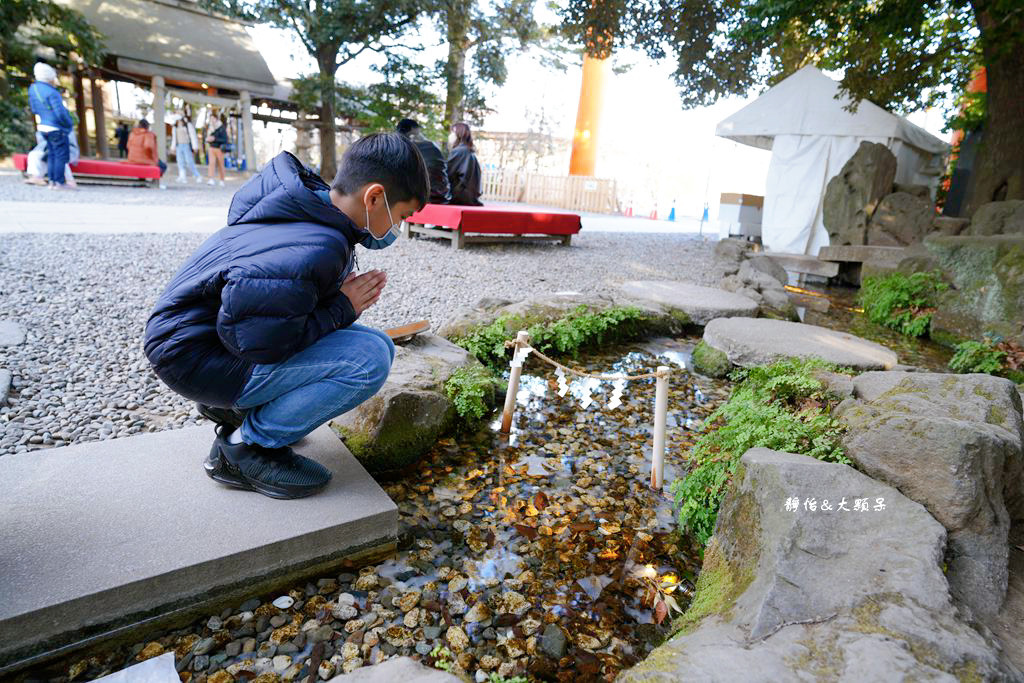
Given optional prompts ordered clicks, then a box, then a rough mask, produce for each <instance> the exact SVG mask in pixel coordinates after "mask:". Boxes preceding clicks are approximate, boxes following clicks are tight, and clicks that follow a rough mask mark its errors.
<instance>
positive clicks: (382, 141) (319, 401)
mask: <svg viewBox="0 0 1024 683" xmlns="http://www.w3.org/2000/svg"><path fill="white" fill-rule="evenodd" d="M428 191H429V181H428V176H427V169H426V166H425V165H424V162H423V158H422V157H421V156H420V153H419V151H417V149H416V146H415V145H414V144H413V143H412V142H411V141H410V140H409V139H407V138H406V137H404V136H402V135H399V134H397V133H381V134H374V135H368V136H366V137H363V138H361V139H359V140H358V141H356V142H355V143H353V144H352V145H351V146H350V147H349V148H348V150H347V151H346V152H345V155H344V157H343V158H342V160H341V165H340V168H339V169H338V173H337V176H336V177H335V179H334V182H333V183H332V184H331V185H330V186H328V185H327V184H326V183H325V182H324V181H323V180H321V179H320V177H319V176H317V175H316V174H315V173H314V172H313V171H311V170H310V169H308V168H306V167H304V166H303V165H302V163H301V162H300V161H299V160H298V159H296V158H295V157H294V156H292V155H291V154H289V153H288V152H282V153H281V154H279V155H278V156H277V157H275V158H274V159H273V160H272V161H271V162H270V163H269V164H268V165H267V166H266V167H265V168H264V169H263V171H261V172H260V173H259V174H258V175H256V176H254V177H253V178H251V179H250V180H249V181H248V182H247V183H246V184H245V185H244V186H243V187H242V188H241V189H239V190H238V192H237V193H236V194H235V196H234V197H233V198H232V200H231V207H230V209H229V210H228V225H227V227H225V228H223V229H221V230H220V231H219V232H217V233H215V234H214V235H213V236H211V237H210V238H209V239H208V240H206V242H204V243H203V244H202V245H201V246H200V247H199V248H198V249H197V250H196V251H195V253H193V254H192V255H191V256H190V257H189V258H188V260H187V261H186V262H185V264H184V265H183V266H182V267H181V269H180V270H179V271H178V273H177V274H176V275H175V276H174V277H173V278H172V279H171V282H170V284H169V285H168V286H167V288H166V290H164V292H163V294H162V295H161V296H160V298H159V300H158V301H157V303H156V306H155V308H154V309H153V312H152V314H151V315H150V318H149V321H148V323H147V325H146V332H145V342H144V346H145V352H146V356H147V357H148V358H149V361H150V363H151V364H152V366H153V369H154V371H155V372H156V374H157V375H158V376H159V377H160V379H161V380H163V382H164V383H165V384H167V386H169V387H170V388H171V389H172V390H174V391H175V392H177V393H178V394H181V395H182V396H185V397H187V398H189V399H191V400H194V401H196V402H197V403H198V404H199V405H198V410H199V412H200V414H202V415H204V416H205V417H208V418H209V419H211V420H213V421H214V422H216V423H217V429H216V438H215V439H214V443H213V447H212V448H211V450H210V454H209V456H208V457H207V459H206V462H205V468H206V472H207V474H208V475H209V476H210V477H211V478H213V479H214V480H216V481H219V482H222V483H224V484H228V485H231V486H235V487H239V488H245V489H251V490H254V491H258V492H260V493H262V494H265V495H267V496H271V497H274V498H299V497H302V496H306V495H309V494H311V493H314V492H316V491H318V490H320V489H321V488H323V487H324V486H325V485H326V484H327V482H328V481H329V480H330V478H331V474H330V472H329V471H328V470H327V468H325V467H324V466H323V465H321V464H319V463H317V462H315V461H313V460H311V459H309V458H306V457H304V456H301V455H298V454H297V453H295V452H294V451H293V450H292V449H291V448H290V447H289V444H293V443H295V442H296V441H298V440H300V439H301V438H302V437H304V436H305V435H307V434H309V433H310V432H312V431H313V430H314V429H316V428H317V427H318V426H319V425H321V424H323V423H324V422H326V421H327V420H329V419H331V418H332V417H335V416H337V415H340V414H341V413H344V412H347V411H349V410H351V409H353V408H355V407H356V406H357V405H359V404H360V403H362V402H363V401H365V400H367V399H368V398H370V397H371V396H373V395H374V394H375V393H376V392H377V391H378V390H379V389H380V387H381V386H382V385H383V384H384V381H385V380H386V379H387V376H388V373H389V371H390V369H391V362H392V360H393V359H394V353H395V347H394V345H393V344H392V342H391V339H390V338H389V337H388V336H387V335H386V334H385V333H383V332H380V331H378V330H374V329H371V328H369V327H365V326H363V325H359V324H356V320H357V319H358V318H359V316H360V314H361V313H362V312H363V311H365V310H366V309H367V308H369V307H370V306H373V305H374V304H375V303H376V302H377V300H378V298H379V297H380V295H381V291H382V290H383V288H384V286H385V284H386V280H387V278H386V276H385V274H384V273H383V272H380V271H377V270H371V271H369V272H366V273H361V274H356V273H355V271H354V267H353V266H354V254H353V252H354V249H355V246H356V245H357V244H360V245H362V246H364V247H367V248H370V249H379V248H383V247H386V246H388V245H389V244H391V243H392V242H393V241H394V239H395V238H396V237H397V235H398V226H399V224H400V221H402V220H403V219H405V218H407V217H408V216H410V215H412V214H413V213H415V212H416V211H417V210H419V209H420V207H422V206H423V205H424V204H425V203H426V201H427V193H428Z"/></svg>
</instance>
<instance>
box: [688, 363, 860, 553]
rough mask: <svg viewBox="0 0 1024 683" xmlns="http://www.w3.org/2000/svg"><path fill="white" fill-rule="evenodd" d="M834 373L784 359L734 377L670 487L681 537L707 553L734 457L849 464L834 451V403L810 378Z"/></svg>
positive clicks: (839, 432) (838, 434) (840, 451)
mask: <svg viewBox="0 0 1024 683" xmlns="http://www.w3.org/2000/svg"><path fill="white" fill-rule="evenodd" d="M821 370H828V371H835V370H836V368H834V367H832V366H830V365H828V364H826V363H824V362H823V361H819V360H814V359H811V360H795V359H787V360H781V361H778V362H775V363H773V364H771V365H765V366H758V367H753V368H748V369H740V370H736V371H735V372H734V373H733V374H732V378H733V379H734V380H735V381H736V382H737V384H736V386H735V388H734V389H733V392H732V395H731V396H730V397H729V400H728V401H726V402H725V403H724V404H722V405H721V406H720V407H719V408H718V409H717V410H716V411H715V412H713V413H712V414H711V415H710V416H709V417H708V420H707V422H706V426H705V431H704V433H703V434H702V435H701V436H700V438H699V439H698V440H697V442H696V444H694V447H693V449H692V450H691V451H690V462H691V464H692V467H691V469H690V472H689V473H688V474H687V475H686V476H685V477H683V478H681V479H677V480H676V481H674V482H673V483H672V486H671V491H672V493H673V495H674V496H675V501H676V505H677V506H678V522H679V529H680V531H682V532H684V533H691V534H693V535H694V536H695V537H696V538H697V539H698V540H699V541H700V543H701V545H706V544H707V542H708V539H709V538H711V534H712V533H713V531H714V528H715V520H716V519H717V517H718V507H719V504H720V503H721V501H722V498H723V497H724V495H725V491H726V489H727V488H728V485H729V482H730V481H731V479H732V476H733V475H734V474H735V472H736V468H737V466H738V465H739V461H740V457H741V456H742V455H743V454H744V453H745V452H746V451H747V450H748V449H750V448H754V447H757V446H762V447H765V448H771V449H773V450H778V451H786V452H788V453H798V454H803V455H809V456H811V457H814V458H817V459H819V460H823V461H825V462H836V463H844V464H850V460H849V459H848V458H847V457H846V455H845V454H844V451H843V447H842V445H841V443H840V438H841V437H842V433H843V429H842V427H841V425H840V424H839V423H838V422H837V421H836V420H835V419H834V418H833V417H832V407H833V405H832V404H833V402H834V398H832V397H831V396H829V395H828V392H827V389H826V387H825V384H824V383H823V382H822V381H821V380H819V379H817V378H816V377H815V376H814V373H815V372H816V371H821Z"/></svg>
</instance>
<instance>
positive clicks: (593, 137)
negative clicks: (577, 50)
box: [569, 55, 612, 176]
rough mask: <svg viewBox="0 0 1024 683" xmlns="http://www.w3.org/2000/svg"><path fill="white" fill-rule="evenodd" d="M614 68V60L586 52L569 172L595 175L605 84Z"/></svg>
mask: <svg viewBox="0 0 1024 683" xmlns="http://www.w3.org/2000/svg"><path fill="white" fill-rule="evenodd" d="M611 70H612V64H611V60H610V59H594V58H593V57H587V56H586V55H584V57H583V85H582V86H581V87H580V106H579V109H578V110H577V111H576V129H575V130H574V131H573V135H572V156H571V157H569V175H585V176H592V175H594V166H595V165H596V163H597V134H598V129H599V128H600V124H601V106H602V105H603V103H604V85H605V82H606V81H607V79H608V74H609V73H611Z"/></svg>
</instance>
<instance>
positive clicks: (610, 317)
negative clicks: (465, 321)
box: [452, 305, 647, 372]
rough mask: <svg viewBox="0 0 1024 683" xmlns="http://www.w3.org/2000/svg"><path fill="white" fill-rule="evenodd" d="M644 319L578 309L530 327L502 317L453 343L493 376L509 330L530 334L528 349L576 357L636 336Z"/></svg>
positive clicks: (631, 312)
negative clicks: (582, 351)
mask: <svg viewBox="0 0 1024 683" xmlns="http://www.w3.org/2000/svg"><path fill="white" fill-rule="evenodd" d="M646 317H647V314H645V313H644V312H643V311H642V310H640V309H639V308H634V307H616V308H607V309H604V310H600V311H595V312H590V311H589V310H588V309H587V307H586V306H582V305H581V306H578V307H577V308H576V309H575V310H573V311H572V312H571V313H569V314H568V315H565V316H563V317H561V318H559V319H557V320H554V321H550V322H534V323H533V324H530V321H528V320H526V319H525V318H523V317H521V316H511V315H510V316H501V317H500V318H498V319H497V320H495V321H493V322H491V323H488V324H486V325H481V326H480V327H478V328H476V329H474V330H471V331H470V332H469V333H467V334H466V335H465V336H463V337H459V338H457V339H454V340H452V341H454V342H455V343H456V344H458V345H459V346H461V347H462V348H464V349H466V350H467V351H469V352H470V353H471V354H473V355H474V356H476V358H477V359H478V360H479V361H480V362H481V363H483V364H484V365H486V366H488V367H489V368H491V369H492V370H494V371H495V372H502V371H503V370H504V365H505V362H506V353H507V349H506V348H505V342H506V341H508V340H509V339H510V338H512V337H514V336H515V335H514V333H510V332H509V330H519V329H523V328H524V327H525V328H526V329H527V331H528V332H529V333H530V344H531V346H533V347H534V348H536V349H538V350H540V351H542V352H544V353H551V352H554V353H572V354H575V353H576V352H577V351H579V350H580V349H581V348H584V347H586V346H590V345H594V344H601V343H603V342H605V341H611V340H613V339H615V340H618V339H627V338H630V337H633V336H635V335H636V334H637V333H638V332H639V331H640V330H641V329H642V323H643V322H644V320H646Z"/></svg>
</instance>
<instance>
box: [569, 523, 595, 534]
mask: <svg viewBox="0 0 1024 683" xmlns="http://www.w3.org/2000/svg"><path fill="white" fill-rule="evenodd" d="M569 528H570V529H572V532H573V533H574V534H579V533H582V532H584V531H593V530H594V529H596V528H597V524H596V523H594V522H573V523H572V524H570V525H569Z"/></svg>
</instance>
